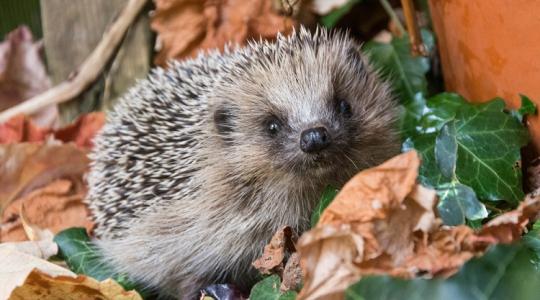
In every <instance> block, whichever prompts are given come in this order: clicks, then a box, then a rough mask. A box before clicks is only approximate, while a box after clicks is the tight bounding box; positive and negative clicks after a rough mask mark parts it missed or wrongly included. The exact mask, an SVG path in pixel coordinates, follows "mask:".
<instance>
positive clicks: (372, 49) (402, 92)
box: [364, 29, 435, 104]
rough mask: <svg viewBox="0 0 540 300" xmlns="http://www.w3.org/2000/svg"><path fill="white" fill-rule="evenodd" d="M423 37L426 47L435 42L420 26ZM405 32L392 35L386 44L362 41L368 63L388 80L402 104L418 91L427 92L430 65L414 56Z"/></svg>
mask: <svg viewBox="0 0 540 300" xmlns="http://www.w3.org/2000/svg"><path fill="white" fill-rule="evenodd" d="M422 38H423V40H424V44H425V46H426V48H427V50H428V51H431V49H432V48H433V45H434V43H435V41H434V38H433V34H432V33H431V32H430V31H428V30H426V29H423V30H422ZM410 49H411V44H410V42H409V37H408V35H404V36H402V37H399V38H397V37H394V38H393V39H392V41H391V42H390V43H388V44H386V43H380V42H375V41H370V42H368V43H366V44H365V45H364V51H365V53H366V54H367V55H368V57H369V58H370V61H371V63H372V64H373V65H374V66H375V67H376V68H377V69H379V70H380V72H381V75H382V76H383V77H384V78H386V79H388V80H390V82H391V84H392V86H393V87H394V90H395V92H396V94H397V95H398V96H399V98H400V99H401V103H402V104H406V103H408V102H409V101H412V100H413V99H414V98H415V95H416V94H417V93H421V94H423V95H426V94H427V88H428V82H427V79H426V73H427V72H428V71H429V69H430V64H429V59H428V58H426V57H421V56H417V57H413V56H412V55H411V50H410Z"/></svg>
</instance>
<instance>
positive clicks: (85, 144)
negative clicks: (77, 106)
mask: <svg viewBox="0 0 540 300" xmlns="http://www.w3.org/2000/svg"><path fill="white" fill-rule="evenodd" d="M104 124H105V113H103V112H92V113H89V114H85V115H82V116H80V117H79V118H77V120H76V121H75V122H73V123H72V124H70V125H68V126H66V127H64V128H61V129H58V130H56V131H55V132H54V138H55V139H57V140H60V141H62V142H64V143H68V142H74V143H75V145H77V146H78V147H81V148H86V149H92V147H93V146H94V143H93V139H94V137H95V136H96V134H97V133H98V132H99V130H100V129H101V127H103V125H104Z"/></svg>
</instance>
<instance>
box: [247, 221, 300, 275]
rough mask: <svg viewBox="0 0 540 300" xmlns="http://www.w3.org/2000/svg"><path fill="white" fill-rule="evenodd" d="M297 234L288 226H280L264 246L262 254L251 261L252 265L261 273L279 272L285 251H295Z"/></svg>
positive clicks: (281, 268) (283, 263) (282, 266)
mask: <svg viewBox="0 0 540 300" xmlns="http://www.w3.org/2000/svg"><path fill="white" fill-rule="evenodd" d="M297 239H298V236H297V235H296V233H295V232H294V230H292V228H291V227H289V226H283V227H282V228H280V229H279V230H278V231H277V232H276V233H275V234H274V236H273V237H272V239H271V240H270V243H269V244H268V245H266V246H265V247H264V253H263V255H262V256H261V257H260V258H258V259H257V260H255V261H254V262H253V266H254V267H255V268H256V269H257V270H259V272H261V273H262V274H272V273H277V274H281V273H282V272H283V268H284V265H285V258H286V254H287V253H292V252H294V251H296V247H295V243H296V240H297Z"/></svg>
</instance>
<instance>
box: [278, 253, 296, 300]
mask: <svg viewBox="0 0 540 300" xmlns="http://www.w3.org/2000/svg"><path fill="white" fill-rule="evenodd" d="M301 286H302V268H300V255H298V252H295V253H293V254H291V257H289V259H288V260H287V264H285V268H284V269H283V276H282V278H281V286H280V288H279V289H280V291H282V292H286V291H296V290H298V289H300V287H301Z"/></svg>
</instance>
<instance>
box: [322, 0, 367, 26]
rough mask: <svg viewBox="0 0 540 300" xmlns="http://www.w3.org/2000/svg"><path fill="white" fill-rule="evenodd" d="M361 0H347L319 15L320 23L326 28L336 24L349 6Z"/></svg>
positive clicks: (348, 9) (347, 10) (349, 8)
mask: <svg viewBox="0 0 540 300" xmlns="http://www.w3.org/2000/svg"><path fill="white" fill-rule="evenodd" d="M361 1H362V0H349V1H348V2H347V3H346V4H345V5H343V6H341V7H340V8H338V9H336V10H334V11H332V12H330V13H329V14H327V15H326V16H323V17H321V23H322V25H323V26H324V27H327V28H333V27H334V26H336V24H337V23H338V22H339V20H341V18H343V16H345V15H346V14H347V13H348V12H349V11H350V10H351V8H352V7H353V6H354V5H355V4H357V3H360V2H361Z"/></svg>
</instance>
